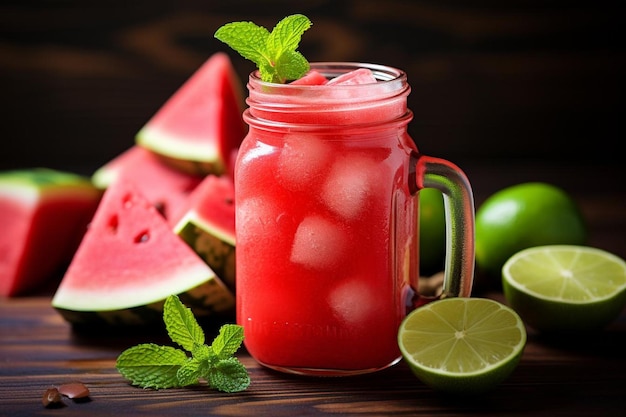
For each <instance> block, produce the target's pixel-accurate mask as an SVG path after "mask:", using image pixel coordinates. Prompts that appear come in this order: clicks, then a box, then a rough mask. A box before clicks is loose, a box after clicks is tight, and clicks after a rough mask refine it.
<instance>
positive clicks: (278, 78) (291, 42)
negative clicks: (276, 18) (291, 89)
mask: <svg viewBox="0 0 626 417" xmlns="http://www.w3.org/2000/svg"><path fill="white" fill-rule="evenodd" d="M311 25H312V23H311V21H310V20H309V18H308V17H306V16H304V15H302V14H294V15H291V16H287V17H285V18H284V19H283V20H281V21H280V22H278V24H276V26H275V27H274V29H272V32H271V33H270V32H269V31H268V30H267V29H265V28H264V27H263V26H258V25H256V24H254V23H252V22H233V23H227V24H225V25H224V26H222V27H220V28H219V29H218V30H217V31H216V32H215V37H216V38H217V39H219V40H220V41H222V42H224V43H225V44H227V45H228V46H230V47H231V48H233V49H234V50H235V51H237V52H239V54H240V55H241V56H243V57H244V58H246V59H249V60H250V61H252V62H254V63H255V64H256V65H257V67H258V69H259V72H260V74H261V79H262V80H263V81H266V82H272V83H280V84H282V83H285V82H286V81H287V80H297V79H298V78H300V77H302V76H303V75H304V74H305V73H306V72H307V71H308V70H309V63H308V61H307V60H306V58H305V57H304V56H303V55H302V54H301V53H300V52H298V51H297V49H298V45H299V44H300V39H301V37H302V34H303V33H304V32H305V31H306V30H307V29H309V28H310V27H311Z"/></svg>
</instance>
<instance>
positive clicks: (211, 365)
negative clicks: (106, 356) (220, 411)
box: [115, 295, 250, 392]
mask: <svg viewBox="0 0 626 417" xmlns="http://www.w3.org/2000/svg"><path fill="white" fill-rule="evenodd" d="M163 320H164V321H165V327H166V328H167V333H168V334H169V336H170V338H171V339H172V341H173V342H175V343H177V344H179V345H180V346H181V347H182V348H183V349H185V350H184V351H183V350H181V349H177V348H174V347H171V346H159V345H156V344H153V343H144V344H140V345H137V346H134V347H131V348H129V349H126V350H125V351H124V352H122V354H121V355H120V356H119V357H118V358H117V363H116V365H115V366H116V368H117V370H118V371H119V372H120V373H121V374H122V375H123V376H124V377H125V378H126V379H128V380H130V382H131V383H132V384H133V385H138V386H140V387H142V388H155V389H161V388H176V387H184V386H187V385H193V384H196V383H198V382H199V379H200V378H203V379H205V380H206V381H207V383H208V384H209V386H211V387H212V388H215V389H217V390H220V391H224V392H237V391H243V390H245V389H246V388H248V385H250V376H249V375H248V371H247V370H246V368H245V367H244V365H243V364H242V363H241V362H239V360H238V359H237V358H236V357H234V356H233V355H234V354H235V352H236V351H237V350H238V349H239V347H240V346H241V342H242V341H243V327H241V326H238V325H236V324H225V325H223V326H222V327H221V328H220V332H219V334H218V335H217V337H216V338H215V339H214V340H213V343H212V344H211V345H210V346H209V345H207V344H205V343H204V331H203V330H202V328H201V327H200V325H199V324H198V322H197V321H196V319H195V317H194V316H193V313H192V312H191V310H190V309H189V308H187V307H185V306H184V305H183V304H182V303H181V302H180V299H179V298H178V297H177V296H175V295H171V296H169V297H168V298H167V299H166V300H165V305H164V306H163ZM185 351H187V352H185ZM188 353H190V354H191V356H189V355H188Z"/></svg>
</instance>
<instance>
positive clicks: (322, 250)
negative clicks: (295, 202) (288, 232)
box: [290, 215, 348, 270]
mask: <svg viewBox="0 0 626 417" xmlns="http://www.w3.org/2000/svg"><path fill="white" fill-rule="evenodd" d="M347 244H348V240H347V236H346V235H345V234H344V232H343V231H342V230H341V228H340V226H339V225H338V224H335V223H333V222H332V221H330V220H328V219H325V218H324V217H321V216H318V215H314V216H309V217H306V218H305V219H304V220H302V222H301V223H300V224H299V225H298V228H297V230H296V233H295V235H294V239H293V246H292V248H291V257H290V260H291V262H293V263H296V264H300V265H303V266H305V267H307V268H311V269H317V270H323V269H329V268H334V267H336V266H338V265H339V264H340V262H341V259H342V257H343V256H344V253H345V251H346V246H347Z"/></svg>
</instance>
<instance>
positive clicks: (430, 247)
mask: <svg viewBox="0 0 626 417" xmlns="http://www.w3.org/2000/svg"><path fill="white" fill-rule="evenodd" d="M419 228H420V233H419V236H420V239H419V240H420V242H419V243H420V249H419V252H420V273H421V274H422V275H432V274H434V273H435V272H439V271H441V270H443V267H444V261H445V256H446V219H445V213H444V206H443V194H442V193H441V191H439V190H437V189H435V188H424V189H422V190H420V192H419Z"/></svg>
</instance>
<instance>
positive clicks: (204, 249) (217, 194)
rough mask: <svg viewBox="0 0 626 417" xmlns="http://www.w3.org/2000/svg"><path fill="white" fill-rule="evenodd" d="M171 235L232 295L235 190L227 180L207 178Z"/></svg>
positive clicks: (229, 179)
mask: <svg viewBox="0 0 626 417" xmlns="http://www.w3.org/2000/svg"><path fill="white" fill-rule="evenodd" d="M174 232H176V233H177V234H178V235H179V236H180V237H181V238H182V239H183V240H184V241H185V242H187V244H188V245H189V246H190V247H191V248H193V250H194V251H195V252H196V253H197V254H198V255H199V256H200V257H201V258H202V259H204V261H205V262H206V263H207V264H208V265H209V266H210V267H211V269H212V270H213V271H215V273H216V274H217V276H218V277H220V278H221V279H222V281H223V282H224V283H225V284H226V285H227V286H228V288H229V289H230V290H231V291H233V292H234V291H235V188H234V184H233V181H232V179H231V178H230V177H227V176H222V177H216V176H214V175H209V176H207V177H206V178H205V179H204V181H202V183H201V184H200V185H198V187H196V189H195V190H194V191H193V192H192V193H191V194H190V196H189V200H188V209H187V210H186V211H184V213H182V215H181V216H179V220H178V222H177V223H176V225H175V226H174Z"/></svg>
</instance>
